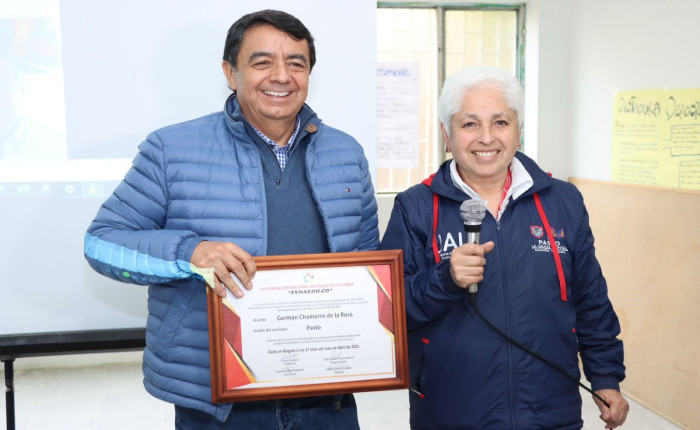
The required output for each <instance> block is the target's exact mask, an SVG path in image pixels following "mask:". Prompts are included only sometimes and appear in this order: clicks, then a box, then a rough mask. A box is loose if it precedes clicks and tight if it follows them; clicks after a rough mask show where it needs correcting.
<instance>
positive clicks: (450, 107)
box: [438, 66, 525, 137]
mask: <svg viewBox="0 0 700 430" xmlns="http://www.w3.org/2000/svg"><path fill="white" fill-rule="evenodd" d="M486 83H488V84H492V85H495V86H496V87H497V88H499V89H500V90H501V92H502V94H503V97H504V98H505V99H506V103H507V104H508V107H509V108H511V109H513V111H515V114H516V116H517V117H518V128H521V127H522V126H523V114H524V113H523V110H524V105H525V101H524V95H523V87H522V86H521V85H520V82H518V80H517V79H516V77H515V76H513V74H512V73H510V72H508V71H506V70H503V69H501V68H498V67H491V66H472V67H467V68H464V69H462V70H460V71H459V72H457V73H455V74H453V75H452V76H450V77H449V78H447V80H446V81H445V84H444V85H443V86H442V92H441V93H440V101H439V102H438V115H439V116H440V122H441V123H442V125H443V126H444V127H445V131H446V132H447V136H448V137H451V136H452V130H450V122H451V120H452V116H453V115H454V114H456V113H457V112H459V110H460V109H461V108H462V102H463V101H464V96H465V95H466V94H467V91H469V90H470V89H472V88H475V87H479V86H481V85H483V84H486Z"/></svg>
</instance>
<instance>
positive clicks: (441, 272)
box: [438, 261, 466, 297]
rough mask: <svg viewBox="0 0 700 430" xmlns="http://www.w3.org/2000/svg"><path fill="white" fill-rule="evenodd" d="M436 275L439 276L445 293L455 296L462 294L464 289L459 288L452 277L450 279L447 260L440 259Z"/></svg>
mask: <svg viewBox="0 0 700 430" xmlns="http://www.w3.org/2000/svg"><path fill="white" fill-rule="evenodd" d="M438 276H439V278H440V284H441V285H442V286H443V288H444V289H445V292H446V293H448V294H450V295H452V296H455V297H461V296H463V295H464V292H465V291H466V290H465V289H464V288H460V287H459V285H457V284H456V283H455V281H454V279H452V274H451V273H450V262H449V261H441V262H440V263H439V264H438Z"/></svg>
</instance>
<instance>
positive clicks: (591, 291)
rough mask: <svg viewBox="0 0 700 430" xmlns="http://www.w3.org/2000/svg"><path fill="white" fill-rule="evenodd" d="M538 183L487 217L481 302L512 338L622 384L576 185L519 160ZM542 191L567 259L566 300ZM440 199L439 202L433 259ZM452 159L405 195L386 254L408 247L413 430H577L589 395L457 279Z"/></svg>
mask: <svg viewBox="0 0 700 430" xmlns="http://www.w3.org/2000/svg"><path fill="white" fill-rule="evenodd" d="M517 157H518V159H519V160H520V161H521V162H522V164H523V165H524V167H525V168H526V169H527V171H528V172H529V174H530V175H531V176H532V178H533V181H534V185H533V186H532V187H531V188H530V189H529V190H528V191H526V192H525V193H524V194H523V195H521V196H520V197H518V198H517V199H515V200H513V201H510V202H509V204H508V206H507V207H506V209H505V211H504V213H503V215H502V216H501V219H500V220H499V221H498V222H497V221H496V220H495V219H494V217H493V216H492V215H491V214H490V213H488V212H487V215H486V218H485V219H484V221H483V223H482V227H481V242H482V243H485V242H487V241H493V242H495V248H494V249H493V250H492V251H491V252H490V253H488V254H487V255H486V266H485V274H484V280H483V281H482V282H481V283H480V284H479V292H478V294H477V296H476V304H477V305H478V307H479V309H480V310H481V312H482V313H483V314H484V315H485V317H486V318H487V319H488V320H490V321H491V322H492V323H493V324H494V325H495V326H496V327H498V328H499V329H500V330H502V331H504V332H505V333H507V334H508V335H509V336H511V337H512V338H514V339H515V340H517V341H519V342H520V343H522V344H524V345H525V346H526V347H528V348H530V349H532V350H534V351H535V352H537V353H539V354H540V355H542V356H544V357H545V358H547V359H549V360H550V361H553V362H554V363H556V364H557V365H559V366H561V367H563V368H564V369H565V370H566V371H567V372H568V373H569V374H570V375H572V376H574V377H576V378H578V377H579V376H580V373H579V368H578V354H579V352H580V354H581V358H582V361H583V365H584V372H585V374H586V377H587V378H588V380H589V381H591V383H592V385H593V389H595V390H599V389H604V388H615V389H619V381H621V380H622V379H623V378H624V371H625V368H624V365H623V350H622V342H621V341H620V340H618V339H617V338H616V336H617V335H618V334H619V332H620V327H619V323H618V319H617V316H616V315H615V312H614V310H613V308H612V305H611V303H610V301H609V299H608V295H607V285H606V282H605V279H604V278H603V275H602V273H601V269H600V266H599V264H598V261H597V260H596V258H595V254H594V247H593V236H592V234H591V230H590V227H589V223H588V214H587V211H586V208H585V206H584V203H583V198H582V196H581V195H580V193H579V192H578V190H577V189H576V188H575V187H574V186H573V185H571V184H569V183H566V182H563V181H559V180H555V179H552V178H550V177H549V176H548V175H547V174H546V173H544V172H543V171H542V170H541V169H540V168H539V167H537V165H536V164H535V163H534V162H533V161H532V160H530V159H529V158H527V157H526V156H524V155H523V154H520V153H518V154H517ZM534 192H537V193H538V195H539V197H540V199H541V201H542V205H543V207H544V211H545V213H546V216H547V219H548V220H549V224H550V226H551V228H552V229H553V230H554V232H555V234H556V239H555V241H556V242H557V243H558V249H559V252H560V256H561V261H562V265H563V271H564V273H565V279H566V285H567V287H566V301H565V300H564V295H563V294H562V292H561V290H560V286H559V281H558V276H557V270H556V266H555V262H554V258H553V255H552V253H551V249H550V248H549V241H548V240H547V235H546V234H543V231H544V230H543V227H542V226H543V222H542V221H541V219H540V215H539V213H538V210H537V207H536V205H535V203H534V199H533V193H534ZM433 193H436V194H437V195H438V196H439V203H438V217H437V219H438V223H437V231H436V235H435V236H436V239H437V241H436V243H437V247H438V249H439V252H440V254H441V262H440V263H437V264H436V258H435V256H434V253H433V246H432V239H433V233H432V228H433V220H434V211H433ZM468 198H469V197H467V196H466V195H465V194H464V193H462V192H461V191H460V190H458V189H457V188H455V186H454V185H453V182H452V179H451V178H450V170H449V162H446V163H444V164H443V165H442V166H441V168H440V169H439V170H438V172H437V173H436V175H435V176H434V177H433V180H432V184H431V186H430V187H428V186H427V185H424V184H419V185H416V186H413V187H412V188H410V189H408V190H407V191H405V192H403V193H401V194H399V195H398V196H397V197H396V201H395V204H394V209H393V212H392V215H391V220H390V221H389V225H388V227H387V230H386V233H385V234H384V237H383V239H382V244H381V248H382V249H403V253H404V254H403V255H404V270H405V286H406V312H407V325H408V330H409V333H408V335H409V336H408V337H409V363H410V379H411V391H410V394H409V398H410V405H411V425H412V427H413V428H416V429H441V430H442V429H460V430H466V429H497V430H501V429H523V430H531V429H579V428H581V426H582V425H583V424H582V420H581V397H580V395H579V390H578V387H577V385H576V383H575V382H572V381H571V380H570V379H567V378H566V377H565V376H564V375H562V374H561V373H559V372H557V371H556V370H554V369H552V368H551V367H549V366H547V365H546V364H544V363H542V362H541V361H539V360H537V359H536V358H534V357H532V356H530V355H528V354H526V353H525V352H524V351H523V350H521V349H519V348H518V347H516V346H514V345H512V344H510V343H509V342H507V341H506V340H504V339H503V338H502V337H500V336H499V335H498V334H497V333H496V332H494V331H493V330H492V329H490V328H489V327H488V326H487V325H486V324H485V323H484V322H483V321H481V320H480V319H479V317H478V316H477V314H476V313H475V310H474V308H473V306H472V304H471V302H470V297H469V294H467V293H465V290H463V289H461V288H459V287H458V286H457V285H456V284H455V283H454V282H453V280H452V277H451V276H450V267H449V265H450V261H449V259H450V252H451V251H452V250H453V249H454V248H455V247H457V246H459V245H461V244H462V240H463V239H462V238H463V237H464V224H463V221H462V219H461V218H460V216H459V207H460V204H461V203H462V202H463V201H464V200H466V199H468Z"/></svg>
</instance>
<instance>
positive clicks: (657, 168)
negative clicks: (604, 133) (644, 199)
mask: <svg viewBox="0 0 700 430" xmlns="http://www.w3.org/2000/svg"><path fill="white" fill-rule="evenodd" d="M612 180H613V181H616V182H625V183H632V184H642V185H652V186H660V187H669V188H679V189H685V190H700V88H697V89H687V90H639V91H619V92H617V93H616V94H615V106H614V109H613V130H612Z"/></svg>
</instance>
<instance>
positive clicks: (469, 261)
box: [450, 242, 495, 288]
mask: <svg viewBox="0 0 700 430" xmlns="http://www.w3.org/2000/svg"><path fill="white" fill-rule="evenodd" d="M494 246H495V244H494V243H493V242H486V243H485V244H483V245H476V244H474V243H466V244H464V245H462V246H460V247H459V248H455V249H454V250H453V251H452V256H451V257H450V274H451V275H452V279H453V280H454V281H455V283H456V284H457V285H459V287H460V288H467V287H469V285H471V284H478V283H479V282H481V281H482V280H483V279H484V265H485V264H486V259H485V258H484V255H486V254H487V253H488V252H491V250H492V249H493V247H494Z"/></svg>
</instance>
